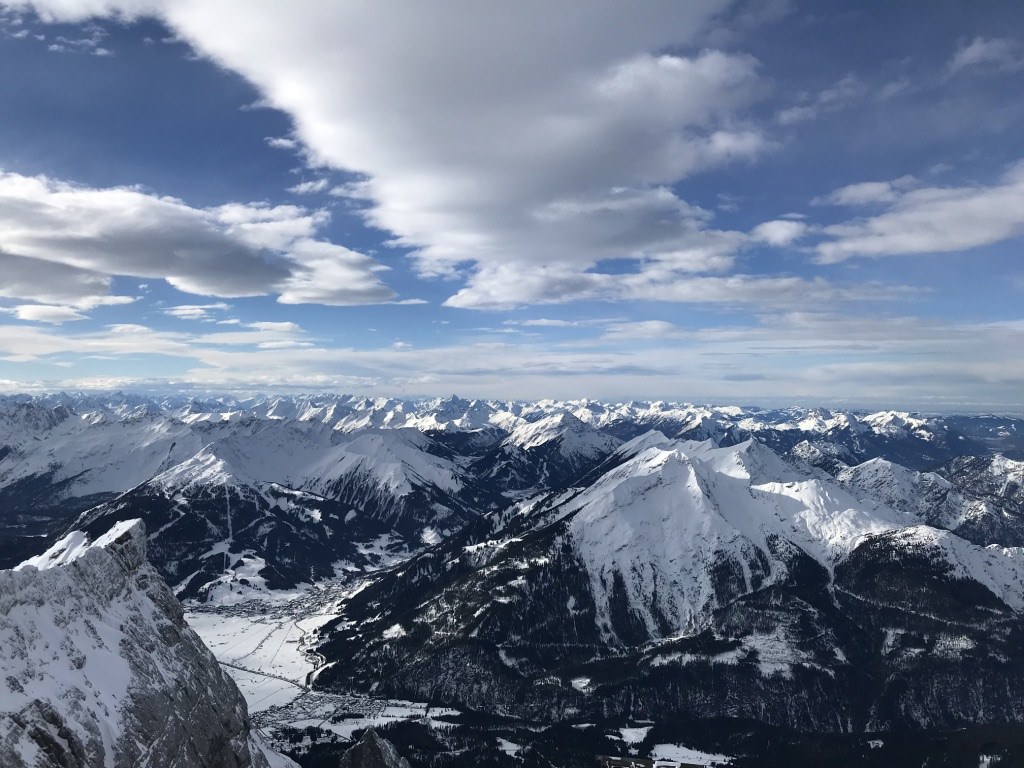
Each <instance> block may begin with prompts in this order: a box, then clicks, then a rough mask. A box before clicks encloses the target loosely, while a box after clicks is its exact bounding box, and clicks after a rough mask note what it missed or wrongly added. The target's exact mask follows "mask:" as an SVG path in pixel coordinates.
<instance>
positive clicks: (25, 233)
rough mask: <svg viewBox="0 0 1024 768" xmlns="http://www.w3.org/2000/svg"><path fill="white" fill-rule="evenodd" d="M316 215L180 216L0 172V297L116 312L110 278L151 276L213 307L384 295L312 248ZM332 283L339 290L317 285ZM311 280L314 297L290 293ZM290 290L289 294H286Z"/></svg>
mask: <svg viewBox="0 0 1024 768" xmlns="http://www.w3.org/2000/svg"><path fill="white" fill-rule="evenodd" d="M327 218H328V216H327V214H326V213H325V212H323V211H308V210H306V209H304V208H300V207H297V206H268V205H265V204H260V203H255V204H241V203H232V204H230V205H223V206H219V207H216V208H210V209H200V208H192V207H190V206H188V205H187V204H185V203H184V202H183V201H181V200H177V199H175V198H170V197H159V196H157V195H153V194H150V193H147V192H144V191H142V190H140V189H138V188H134V187H114V188H106V189H96V188H90V187H82V186H75V185H72V184H68V183H66V182H62V181H55V180H52V179H49V178H46V177H45V176H21V175H19V174H15V173H4V172H0V267H2V273H3V275H4V279H3V281H2V282H0V296H5V297H9V298H15V299H22V300H26V299H28V300H32V301H37V302H40V303H47V304H64V305H70V306H76V307H79V308H88V307H91V306H96V305H98V304H107V303H124V302H126V301H131V300H132V299H131V297H125V296H111V295H110V287H111V278H112V277H113V276H118V275H122V276H130V277H136V278H147V279H148V278H162V279H164V280H166V281H167V282H168V283H170V284H171V285H172V286H174V287H175V288H178V289H179V290H182V291H186V292H188V293H193V294H198V295H203V296H218V297H225V298H232V297H240V296H254V295H266V294H273V293H281V294H282V298H281V300H282V301H287V302H288V303H295V302H297V301H311V300H315V301H319V302H322V303H326V304H331V303H343V304H353V303H370V302H380V301H387V300H389V299H391V298H393V296H394V294H393V293H392V291H391V290H390V289H388V288H387V287H386V286H385V285H384V284H383V283H381V282H380V280H378V279H377V277H376V276H375V275H376V272H378V271H379V270H380V269H382V267H380V265H378V264H376V263H375V262H373V261H372V260H371V259H369V258H368V257H366V256H363V255H361V254H358V253H355V252H353V251H350V250H348V249H345V248H342V247H340V246H335V245H333V244H331V243H327V242H322V241H317V240H314V239H313V237H314V236H315V234H316V232H317V230H318V229H319V228H320V227H321V226H323V224H324V223H326V221H327ZM334 279H344V280H345V281H346V282H345V283H344V284H340V285H339V284H333V283H331V282H328V281H330V280H334ZM310 280H321V281H323V282H322V284H320V285H319V286H318V290H317V291H316V295H315V296H314V295H313V292H312V291H304V290H302V289H301V286H302V285H304V284H305V283H306V282H308V281H310ZM297 286H298V287H297Z"/></svg>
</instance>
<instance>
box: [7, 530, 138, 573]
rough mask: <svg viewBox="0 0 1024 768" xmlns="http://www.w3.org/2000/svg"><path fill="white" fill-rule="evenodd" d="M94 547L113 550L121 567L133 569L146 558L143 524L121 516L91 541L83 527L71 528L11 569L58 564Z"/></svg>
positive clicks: (37, 567) (59, 565) (72, 559)
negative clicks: (65, 534)
mask: <svg viewBox="0 0 1024 768" xmlns="http://www.w3.org/2000/svg"><path fill="white" fill-rule="evenodd" d="M94 549H105V550H107V551H109V552H111V553H116V554H117V556H118V560H119V561H120V562H121V563H123V565H124V567H125V568H126V569H128V570H129V571H134V570H136V569H137V568H139V567H140V566H141V565H142V564H143V563H144V562H145V560H146V528H145V526H144V525H143V524H142V521H141V520H139V519H135V520H122V521H119V522H117V523H115V524H114V525H113V526H112V527H111V528H110V530H108V531H107V532H106V533H104V534H102V535H101V536H99V537H97V539H96V540H95V541H91V540H90V538H89V535H88V534H87V533H85V532H84V531H71V532H70V533H69V534H67V536H65V537H64V538H62V539H61V540H60V541H58V542H57V543H56V544H54V545H53V546H52V547H50V548H49V549H48V550H46V551H45V552H44V553H43V554H41V555H38V556H36V557H30V558H29V559H27V560H25V561H23V562H22V563H21V564H20V565H18V566H17V567H15V569H14V570H16V571H20V570H24V569H25V568H29V567H32V568H36V569H38V570H46V569H48V568H58V567H61V566H65V565H67V564H68V563H72V562H74V561H76V560H78V559H80V558H82V557H86V556H87V555H88V553H89V551H90V550H94Z"/></svg>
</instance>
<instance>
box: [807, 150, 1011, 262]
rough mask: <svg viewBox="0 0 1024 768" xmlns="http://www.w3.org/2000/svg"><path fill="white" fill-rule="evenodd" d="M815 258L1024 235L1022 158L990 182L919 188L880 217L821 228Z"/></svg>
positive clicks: (945, 248)
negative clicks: (823, 236)
mask: <svg viewBox="0 0 1024 768" xmlns="http://www.w3.org/2000/svg"><path fill="white" fill-rule="evenodd" d="M824 233H825V235H826V236H827V237H828V238H829V239H828V240H827V241H826V242H823V243H821V244H819V245H818V246H817V253H818V257H817V259H818V261H819V263H824V264H831V263H835V262H839V261H844V260H846V259H849V258H851V257H854V256H894V255H900V254H920V253H949V252H954V251H963V250H967V249H970V248H978V247H981V246H985V245H991V244H993V243H998V242H1002V241H1005V240H1009V239H1011V238H1015V237H1020V236H1021V235H1024V163H1018V164H1016V165H1013V166H1011V167H1010V168H1009V169H1008V170H1007V171H1006V172H1005V173H1004V174H1003V176H1002V177H1001V178H1000V180H999V181H998V182H997V183H996V184H993V185H991V186H987V187H986V186H973V187H921V188H918V189H914V190H911V191H908V192H904V193H902V194H899V195H897V196H896V197H895V200H894V201H893V202H892V203H891V205H890V207H889V210H887V211H885V212H884V213H882V214H879V215H878V216H873V217H868V218H861V219H854V220H852V221H848V222H844V223H842V224H836V225H833V226H830V227H826V228H825V229H824Z"/></svg>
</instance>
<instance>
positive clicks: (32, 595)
mask: <svg viewBox="0 0 1024 768" xmlns="http://www.w3.org/2000/svg"><path fill="white" fill-rule="evenodd" d="M145 543H146V535H145V529H144V527H143V525H142V523H141V522H139V521H127V522H124V523H119V524H117V525H115V526H114V527H113V528H112V529H111V530H110V531H108V532H107V533H106V534H104V535H103V536H100V537H99V538H97V539H96V540H95V541H90V540H89V539H88V537H87V536H86V535H85V534H84V533H82V532H78V531H76V532H73V533H71V534H69V535H68V536H66V537H65V538H64V539H62V540H61V541H60V542H58V543H57V544H56V545H55V546H54V547H52V548H51V549H50V550H49V551H47V552H46V553H45V554H43V555H40V556H39V557H36V558H32V559H31V560H28V561H26V562H25V563H23V564H22V565H20V566H18V568H16V569H14V570H9V571H0V669H2V670H3V676H2V678H0V765H3V766H4V768H22V767H24V768H30V767H31V768H51V767H52V768H95V767H98V766H103V767H104V768H129V766H131V767H132V768H140V767H145V768H163V767H164V766H166V767H167V768H170V766H172V765H173V766H175V768H269V766H271V762H268V754H269V757H270V759H271V760H273V764H274V765H276V766H281V767H283V766H294V763H292V762H291V761H290V760H287V759H286V758H282V757H280V756H279V755H276V754H273V753H267V752H266V750H265V749H264V747H263V746H262V742H261V741H260V740H259V739H258V738H257V737H256V735H255V733H254V732H252V731H251V730H250V723H249V716H248V712H247V710H246V705H245V701H244V699H243V698H242V695H241V694H240V693H239V691H238V688H237V687H236V686H235V684H234V683H233V682H232V681H231V679H230V678H229V677H228V676H227V675H226V674H225V673H224V672H223V671H222V670H221V668H220V667H219V665H218V664H217V662H216V660H215V659H214V657H213V655H212V654H211V653H210V651H209V650H208V649H207V648H206V647H205V646H204V645H203V643H202V641H201V640H200V639H199V637H198V636H197V635H196V634H195V633H194V632H193V631H192V630H191V629H190V628H189V626H188V624H186V622H185V619H184V617H183V614H182V609H181V605H180V604H179V603H178V601H177V600H176V599H175V597H174V595H173V594H172V593H171V591H170V589H169V588H168V587H167V585H166V584H165V583H164V582H163V581H162V580H161V579H160V577H159V576H158V575H157V573H156V571H155V570H153V568H152V567H151V566H150V565H149V564H148V563H147V562H146V547H145Z"/></svg>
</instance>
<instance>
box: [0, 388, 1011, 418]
mask: <svg viewBox="0 0 1024 768" xmlns="http://www.w3.org/2000/svg"><path fill="white" fill-rule="evenodd" d="M61 396H64V397H69V398H75V397H83V398H95V399H102V398H116V397H118V396H121V397H126V398H128V397H135V398H139V399H143V400H154V401H155V400H159V399H161V398H174V397H180V398H187V399H193V400H200V401H201V400H212V401H217V400H226V401H232V402H234V403H237V404H241V403H243V402H244V401H246V400H260V399H266V400H271V399H274V398H277V397H281V398H288V399H293V400H299V399H316V398H353V399H366V400H376V399H385V400H396V401H399V402H405V403H417V404H425V403H428V402H431V401H442V402H443V401H445V400H450V399H452V398H456V399H458V400H463V401H466V402H486V403H501V404H506V403H507V404H523V405H530V404H536V403H540V402H552V403H588V402H589V403H596V404H599V405H605V406H622V405H629V404H631V403H639V404H647V405H652V404H655V403H664V404H666V405H671V406H692V407H697V408H717V409H724V408H739V409H742V410H746V411H755V412H756V411H785V410H790V409H793V410H808V411H812V410H826V411H838V412H843V413H853V414H855V415H868V416H870V415H873V414H877V413H888V412H892V413H906V414H908V415H911V416H920V417H925V418H929V417H939V418H941V417H949V416H969V417H986V416H992V417H995V418H1012V419H1018V418H1020V419H1024V409H1021V410H1019V411H1012V410H1006V411H998V410H988V409H985V408H984V407H983V406H982V405H978V406H977V407H976V409H975V410H937V409H930V410H929V409H924V408H913V407H904V406H901V405H889V406H887V405H884V404H874V405H872V404H866V403H864V404H854V403H842V402H839V401H833V402H831V403H826V402H816V401H808V402H802V403H801V402H792V401H790V402H781V401H780V402H777V403H772V402H770V401H768V400H763V401H761V402H760V403H752V402H740V401H726V400H717V401H716V400H705V399H699V398H675V397H654V398H631V397H619V398H599V397H587V396H582V395H580V396H575V397H538V398H517V397H501V396H494V397H491V396H479V397H469V396H464V395H462V394H459V393H447V394H444V395H438V394H396V393H389V394H381V393H370V392H340V391H338V392H332V391H298V390H296V391H284V390H280V391H272V390H270V391H268V390H245V389H238V390H234V391H231V390H223V389H221V390H218V389H208V390H202V389H172V388H167V389H155V388H154V389H148V390H147V389H106V390H104V389H96V390H85V389H57V390H37V391H31V390H23V391H17V390H0V399H4V398H19V397H22V398H30V399H46V398H59V397H61ZM969 407H970V406H964V408H965V409H966V408H969Z"/></svg>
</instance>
